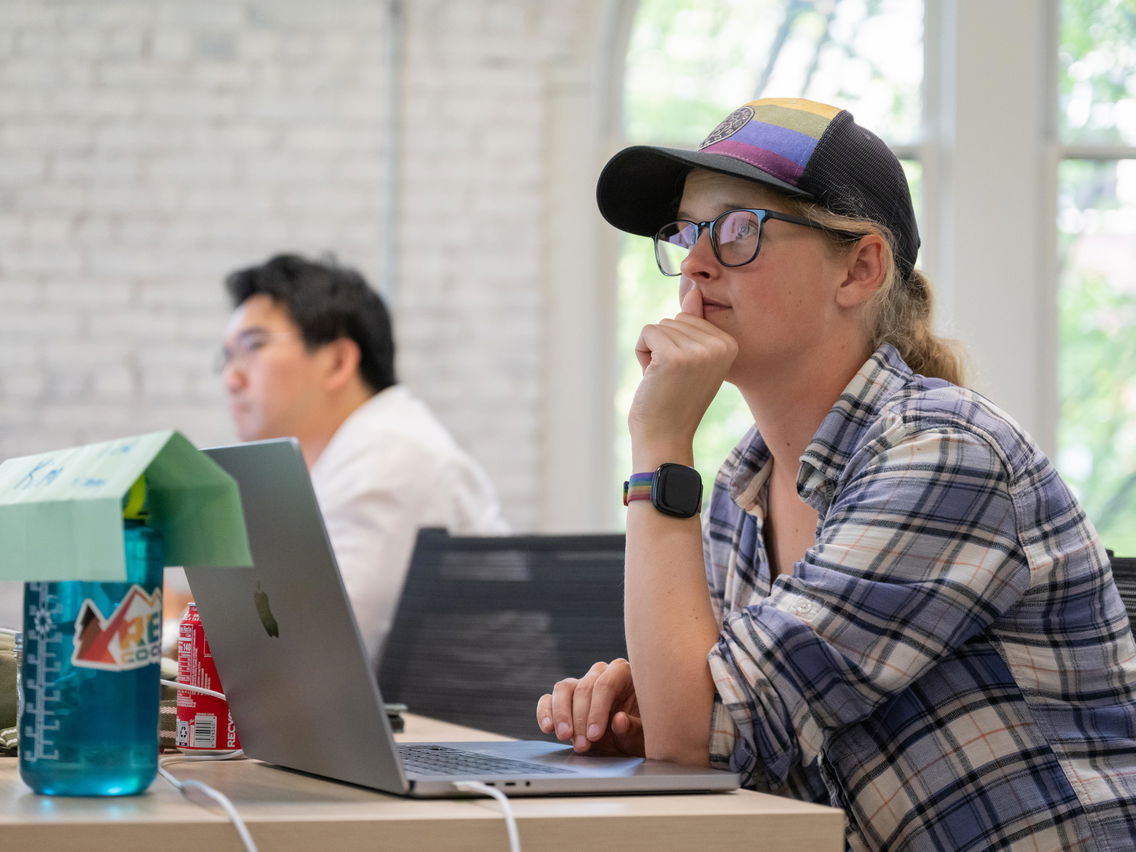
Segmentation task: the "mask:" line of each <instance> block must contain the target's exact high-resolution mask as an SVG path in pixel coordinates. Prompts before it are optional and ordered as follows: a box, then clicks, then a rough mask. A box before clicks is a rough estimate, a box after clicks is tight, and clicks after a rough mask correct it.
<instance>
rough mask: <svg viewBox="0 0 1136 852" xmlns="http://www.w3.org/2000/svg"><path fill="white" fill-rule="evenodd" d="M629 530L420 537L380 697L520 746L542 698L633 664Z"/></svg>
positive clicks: (531, 731) (432, 532)
mask: <svg viewBox="0 0 1136 852" xmlns="http://www.w3.org/2000/svg"><path fill="white" fill-rule="evenodd" d="M623 545H624V536H623V534H621V533H620V534H603V535H518V536H500V537H497V536H494V537H481V536H460V537H458V536H450V535H448V534H447V533H446V532H445V531H444V530H438V529H425V530H421V531H420V532H419V535H418V541H417V544H416V546H415V550H414V556H413V559H412V561H411V564H410V569H409V571H408V572H407V578H406V584H405V586H404V588H403V592H402V596H401V599H400V601H399V605H398V610H397V612H396V614H395V618H394V622H393V625H392V627H391V632H390V635H389V636H388V638H387V642H386V645H385V646H384V648H383V652H382V658H381V662H380V664H379V685H380V689H381V691H382V694H383V700H384V701H387V702H401V703H403V704H406V705H407V707H408V709H409V711H410V712H412V713H419V714H422V715H424V716H431V717H433V718H436V719H442V720H443V721H447V722H454V723H456V724H461V725H467V726H470V727H474V728H479V729H481V730H486V731H493V732H495V733H500V734H506V735H508V736H512V737H516V738H519V739H542V738H547V737H544V735H542V734H541V732H540V730H539V729H538V728H537V727H536V721H535V719H536V702H537V699H538V698H539V697H540V696H541V695H542V694H543V693H545V692H548V691H550V690H551V688H552V685H553V684H554V683H555V682H556V681H557V680H560V679H561V678H564V677H569V676H579V675H582V674H584V672H586V671H587V670H588V668H589V667H590V666H591V665H592V663H594V662H596V661H597V660H605V661H606V660H611V659H613V658H615V657H620V656H626V654H627V650H626V644H625V640H624V634H623Z"/></svg>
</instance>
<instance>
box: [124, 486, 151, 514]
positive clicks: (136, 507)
mask: <svg viewBox="0 0 1136 852" xmlns="http://www.w3.org/2000/svg"><path fill="white" fill-rule="evenodd" d="M122 517H124V518H126V519H128V520H132V521H144V520H146V519H147V518H149V517H150V507H149V506H147V505H146V477H144V476H140V477H138V478H137V479H136V480H134V484H133V485H131V486H130V490H129V491H127V492H126V496H125V497H124V498H123V500H122Z"/></svg>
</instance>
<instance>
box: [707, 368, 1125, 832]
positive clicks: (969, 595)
mask: <svg viewBox="0 0 1136 852" xmlns="http://www.w3.org/2000/svg"><path fill="white" fill-rule="evenodd" d="M768 462H769V453H768V450H767V449H766V447H765V444H764V443H763V442H762V439H761V436H760V435H758V434H757V433H756V431H752V430H751V432H750V433H749V434H748V435H747V436H746V438H745V439H744V440H743V441H742V442H741V443H740V444H739V445H738V447H737V448H736V449H735V450H734V452H733V453H732V454H731V456H730V458H729V460H728V461H727V462H726V464H725V465H723V467H722V470H721V471H720V473H719V475H718V480H717V484H716V485H715V488H714V493H713V496H712V498H711V502H710V506H709V511H708V518H707V520H706V521H705V522H704V526H703V530H704V543H705V551H706V562H707V576H708V579H709V584H710V591H711V598H712V601H713V603H714V606H715V609H716V614H717V616H718V618H719V620H720V622H721V635H720V637H719V642H718V644H717V646H716V647H715V648H714V649H713V651H712V652H711V653H710V657H709V661H710V667H711V671H712V674H713V677H714V682H715V684H716V687H717V696H716V698H715V702H714V713H713V719H712V725H711V740H710V751H711V759H712V761H713V762H714V763H715V765H718V766H722V767H729V768H730V769H733V770H734V771H738V772H741V773H742V776H743V779H744V782H745V784H746V786H749V787H754V788H757V789H765V790H769V791H772V792H778V793H783V794H786V795H791V796H795V797H797V798H806V799H810V800H813V801H821V802H825V803H829V804H832V805H834V806H836V807H840V808H843V809H844V811H845V814H846V819H847V839H848V843H849V845H850V846H851V847H852V848H853V849H857V850H860V849H888V850H931V849H934V850H952V852H954V850H970V849H973V850H989V849H1003V848H1023V849H1031V850H1034V849H1039V850H1048V849H1052V850H1070V849H1094V850H1095V849H1132V848H1133V846H1134V845H1136V646H1134V644H1133V638H1132V631H1131V629H1130V627H1129V623H1128V617H1127V615H1126V613H1125V610H1124V606H1123V603H1122V602H1121V599H1120V596H1119V594H1118V593H1117V590H1116V585H1115V583H1114V582H1113V580H1112V575H1111V572H1110V570H1109V566H1108V560H1107V557H1106V554H1105V551H1104V549H1103V547H1102V546H1101V544H1100V542H1099V540H1098V538H1097V535H1096V532H1095V531H1094V530H1093V528H1092V525H1091V524H1090V522H1089V521H1088V520H1087V518H1086V517H1085V515H1084V513H1083V512H1082V510H1081V508H1080V507H1079V506H1078V504H1077V502H1076V500H1075V499H1074V497H1073V496H1072V495H1071V494H1070V492H1069V490H1068V489H1067V488H1066V486H1065V484H1064V483H1063V482H1062V481H1061V479H1060V477H1059V476H1058V475H1057V473H1056V471H1055V470H1054V468H1053V466H1052V464H1051V463H1050V462H1049V460H1048V459H1047V458H1046V457H1045V455H1044V454H1043V453H1042V452H1041V451H1040V450H1039V449H1038V448H1037V446H1036V445H1035V444H1034V443H1033V442H1032V440H1031V439H1030V438H1029V437H1028V436H1027V435H1025V434H1024V433H1023V432H1022V431H1021V430H1020V429H1019V428H1018V427H1017V426H1016V425H1015V424H1014V423H1013V422H1012V421H1011V420H1010V419H1009V418H1008V417H1007V416H1006V415H1005V414H1003V413H1002V412H1000V411H999V410H998V409H997V408H995V407H994V406H993V405H992V404H991V403H990V402H989V401H987V400H986V399H984V398H983V397H981V396H980V395H978V394H976V393H973V392H971V391H968V390H964V389H962V388H958V387H956V386H954V385H951V384H949V383H947V382H944V381H941V380H937V379H927V378H925V377H923V376H919V375H915V374H913V373H912V371H911V369H910V368H909V367H908V366H907V364H905V363H904V361H903V360H902V359H901V358H900V356H899V354H898V353H897V352H896V350H895V349H894V348H893V347H891V346H889V345H885V346H883V347H881V348H880V349H879V350H878V351H877V352H876V353H875V355H873V357H872V358H871V359H870V360H869V361H868V362H867V363H866V364H865V365H864V366H863V368H861V370H860V372H859V373H858V374H857V375H856V377H855V378H854V379H853V381H852V382H851V383H850V384H849V385H848V387H847V388H846V389H845V391H844V393H843V394H842V395H841V397H840V399H839V400H838V401H837V403H836V405H835V406H834V407H833V408H832V409H831V411H830V412H829V413H828V415H827V416H826V418H825V420H824V421H823V423H822V424H821V427H820V429H819V431H818V432H817V434H816V436H815V437H814V438H813V440H812V442H811V443H810V444H809V446H808V448H807V449H806V451H805V453H804V455H803V456H802V457H801V466H800V469H799V473H798V478H797V490H798V492H799V493H800V495H801V497H802V498H803V499H804V500H806V501H807V502H808V503H809V504H810V505H811V506H813V507H814V508H815V509H816V510H817V512H818V513H819V520H818V523H817V535H816V544H815V545H814V546H813V547H811V548H809V550H808V552H807V553H806V554H805V556H804V559H803V560H802V561H800V562H797V563H796V564H795V565H794V567H793V571H792V573H791V574H783V575H781V576H778V577H777V579H776V581H775V582H773V583H772V584H771V583H770V576H769V564H768V560H767V557H766V553H765V549H764V544H763V537H762V516H763V513H764V505H765V493H766V488H765V486H766V480H767V478H768V475H769V465H768Z"/></svg>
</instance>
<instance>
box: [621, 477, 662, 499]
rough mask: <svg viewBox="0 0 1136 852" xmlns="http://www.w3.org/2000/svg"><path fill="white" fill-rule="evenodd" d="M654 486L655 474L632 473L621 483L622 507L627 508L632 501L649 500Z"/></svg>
mask: <svg viewBox="0 0 1136 852" xmlns="http://www.w3.org/2000/svg"><path fill="white" fill-rule="evenodd" d="M654 484H655V472H654V471H651V472H650V473H633V474H631V476H630V477H628V479H627V481H626V482H624V483H623V505H624V506H627V505H629V504H630V503H631V501H632V500H650V499H651V489H652V487H653V486H654Z"/></svg>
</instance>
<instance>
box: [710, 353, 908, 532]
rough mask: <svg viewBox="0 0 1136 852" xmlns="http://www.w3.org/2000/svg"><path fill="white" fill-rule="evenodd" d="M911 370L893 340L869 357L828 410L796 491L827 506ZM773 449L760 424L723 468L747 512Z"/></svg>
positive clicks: (813, 502) (736, 498) (809, 448)
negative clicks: (864, 439) (840, 478)
mask: <svg viewBox="0 0 1136 852" xmlns="http://www.w3.org/2000/svg"><path fill="white" fill-rule="evenodd" d="M911 377H912V371H911V368H910V367H909V366H907V363H906V362H905V361H904V360H903V358H901V357H900V355H899V352H898V351H897V350H896V349H895V347H894V346H892V345H891V344H890V343H885V344H883V345H881V346H880V348H879V349H877V350H876V351H875V353H874V354H873V355H872V357H871V358H869V359H868V360H867V361H865V362H864V365H863V366H862V367H861V368H860V369H859V371H858V372H857V373H856V375H855V376H854V377H853V378H852V381H850V382H849V383H848V385H847V386H846V387H845V388H844V391H843V392H842V393H841V394H840V397H839V399H837V401H836V404H835V405H833V406H832V408H831V409H829V412H828V414H826V415H825V418H824V420H822V421H821V424H820V428H819V429H818V430H817V432H816V434H815V435H814V436H813V439H812V441H810V442H809V445H808V446H807V447H805V452H804V453H803V454H802V455H801V467H800V470H799V471H798V473H797V492H798V493H799V494H800V495H801V498H802V499H804V500H805V501H806V502H807V503H809V505H811V506H813V508H815V509H817V510H818V511H819V510H820V509H822V508H824V507H826V506H827V505H828V502H829V500H830V499H831V496H832V490H833V486H832V483H834V482H835V481H836V479H837V477H838V476H839V475H840V472H841V471H842V470H843V469H844V467H845V466H846V465H847V463H848V460H849V459H850V458H851V457H852V454H853V453H854V452H855V451H856V450H857V449H858V448H859V446H860V444H861V436H862V435H863V433H864V432H865V430H867V429H868V428H870V427H871V425H872V424H873V423H875V421H876V420H877V419H878V417H879V414H880V411H881V410H882V409H883V407H884V406H885V405H886V404H887V402H888V401H889V400H890V399H891V398H892V397H894V396H895V394H896V393H898V392H899V391H901V390H902V389H903V388H904V387H905V386H906V385H907V384H908V383H909V382H910V381H911ZM769 459H770V453H769V448H768V447H767V446H766V444H765V440H764V439H763V438H762V437H761V434H760V433H759V432H758V431H757V429H756V428H753V429H750V431H749V432H747V433H746V435H745V437H744V438H743V439H742V441H741V442H740V443H739V444H738V445H737V446H736V447H735V448H734V450H733V452H732V453H731V454H730V458H729V459H728V460H727V462H726V465H725V468H724V470H723V471H722V474H723V476H724V477H725V481H726V482H727V487H728V488H729V493H730V497H731V498H732V499H733V501H734V502H735V503H737V505H738V506H739V507H741V508H742V509H743V510H745V511H747V512H751V511H753V509H754V508H755V507H756V506H757V504H758V500H759V497H760V494H761V489H762V486H763V485H764V484H765V480H766V479H768V477H769Z"/></svg>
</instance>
